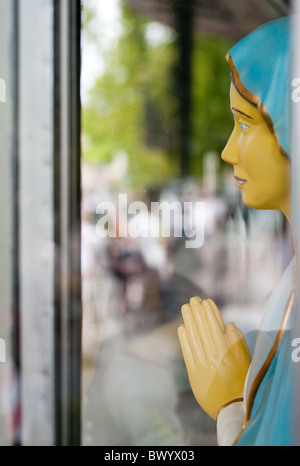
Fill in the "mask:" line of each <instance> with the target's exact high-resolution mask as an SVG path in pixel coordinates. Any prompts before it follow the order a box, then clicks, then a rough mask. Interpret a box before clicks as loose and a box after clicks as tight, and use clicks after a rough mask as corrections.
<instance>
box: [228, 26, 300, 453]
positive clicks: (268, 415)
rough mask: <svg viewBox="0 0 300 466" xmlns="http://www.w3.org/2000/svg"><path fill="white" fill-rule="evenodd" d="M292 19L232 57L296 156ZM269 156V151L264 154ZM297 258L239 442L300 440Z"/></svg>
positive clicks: (261, 341) (264, 330)
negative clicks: (299, 423) (295, 352)
mask: <svg viewBox="0 0 300 466" xmlns="http://www.w3.org/2000/svg"><path fill="white" fill-rule="evenodd" d="M290 30H291V18H290V17H284V18H280V19H278V20H275V21H271V22H269V23H266V24H264V25H263V26H261V27H259V28H258V29H256V30H255V31H254V32H252V33H251V34H249V35H248V36H246V37H245V38H244V39H242V40H241V41H240V42H238V43H237V44H236V45H235V46H234V47H233V48H232V49H231V50H230V51H229V52H228V53H227V55H226V59H227V61H228V63H229V65H230V68H231V72H232V77H233V81H234V84H235V86H236V88H237V90H238V91H239V92H240V94H241V95H242V96H243V97H244V98H246V99H247V100H248V101H249V102H251V103H252V104H253V105H255V106H256V107H257V108H258V110H259V111H260V113H261V115H262V116H263V118H264V120H265V122H266V124H267V125H268V127H269V129H270V131H271V132H272V133H273V134H274V136H275V138H276V140H277V143H278V147H279V150H280V152H281V153H282V156H283V157H288V158H290V152H291V151H290V99H291V95H290V92H291V91H290V83H291V80H290V56H291V46H290ZM262 157H263V154H262ZM295 293H296V259H295V258H294V259H293V261H292V262H291V264H290V265H289V266H288V268H287V270H286V271H285V273H284V275H283V277H282V279H281V280H280V282H279V283H278V286H277V287H276V288H275V290H274V292H273V294H272V296H271V298H270V300H269V303H268V306H267V308H266V310H265V313H264V317H263V321H262V324H261V328H260V330H259V332H258V336H257V339H256V344H255V349H254V353H253V358H252V364H251V369H250V371H249V374H248V381H247V383H246V387H247V390H246V421H245V424H244V427H243V429H242V431H241V433H240V435H239V437H238V438H237V439H236V442H235V445H238V446H242V445H244V446H246V445H251V446H255V445H257V446H258V445H265V446H276V445H277V446H284V445H294V444H296V438H295V426H296V419H295V416H296V415H295V411H296V410H295V406H294V403H295V386H296V379H295V377H296V367H295V362H293V360H292V358H291V354H292V346H291V343H292V340H293V338H294V335H293V332H294V330H293V329H294V319H295V316H294V314H295V307H294V302H295Z"/></svg>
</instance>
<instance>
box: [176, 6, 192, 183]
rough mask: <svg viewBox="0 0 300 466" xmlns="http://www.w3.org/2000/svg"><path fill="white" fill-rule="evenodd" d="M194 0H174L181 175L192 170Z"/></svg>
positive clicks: (187, 173)
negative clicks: (185, 0)
mask: <svg viewBox="0 0 300 466" xmlns="http://www.w3.org/2000/svg"><path fill="white" fill-rule="evenodd" d="M194 7H195V0H190V1H188V2H183V1H182V0H172V8H173V12H174V16H175V27H176V30H177V49H178V53H177V57H178V58H177V63H176V67H175V75H176V84H177V86H176V87H177V92H178V97H179V112H178V115H179V128H180V129H179V134H180V141H179V152H180V171H181V175H183V176H186V175H189V173H190V168H191V167H190V159H191V135H192V126H191V125H192V120H191V117H192V112H191V109H192V102H191V100H192V61H193V45H194V43H193V42H194V41H193V35H194V34H193V31H194V27H193V19H194Z"/></svg>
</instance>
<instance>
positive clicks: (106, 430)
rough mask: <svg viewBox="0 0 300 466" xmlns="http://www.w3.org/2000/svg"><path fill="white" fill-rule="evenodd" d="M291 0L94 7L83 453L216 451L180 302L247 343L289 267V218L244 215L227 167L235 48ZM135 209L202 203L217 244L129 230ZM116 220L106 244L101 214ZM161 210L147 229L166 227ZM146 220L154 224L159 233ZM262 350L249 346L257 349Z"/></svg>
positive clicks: (94, 2)
mask: <svg viewBox="0 0 300 466" xmlns="http://www.w3.org/2000/svg"><path fill="white" fill-rule="evenodd" d="M285 8H286V3H285V2H284V1H282V2H281V1H260V0H252V1H247V2H240V1H238V0H231V1H226V2H225V1H222V0H218V1H217V0H211V1H204V0H189V1H182V0H160V1H158V0H147V1H146V0H109V1H107V0H106V1H104V0H83V2H82V11H83V26H82V84H81V93H82V151H83V153H82V252H81V254H82V290H83V333H82V335H83V350H82V386H83V393H82V443H83V444H84V445H106V446H108V445H215V444H216V428H215V422H213V421H212V420H211V419H210V418H209V417H208V416H207V415H206V414H205V413H204V412H203V411H202V410H201V408H200V407H199V406H198V404H197V403H196V401H195V399H194V397H193V394H192V392H191V390H190V386H189V382H188V378H187V374H186V370H185V366H184V364H183V359H182V354H181V350H180V347H179V342H178V339H177V327H178V326H179V325H180V323H181V311H180V309H181V306H182V305H183V304H185V303H187V302H188V301H189V299H190V298H191V297H193V296H196V295H197V296H200V297H201V298H212V299H213V300H215V302H216V303H217V305H218V307H219V309H220V311H221V313H222V315H223V317H224V320H225V321H226V322H229V321H234V322H235V323H236V325H237V326H239V327H240V329H241V330H242V331H243V332H244V334H245V335H246V339H248V335H252V333H251V332H255V329H257V327H258V325H259V322H260V319H261V316H262V312H263V310H264V305H265V303H266V301H267V299H268V296H269V294H270V293H271V291H272V290H273V287H274V285H275V284H276V281H277V280H278V279H279V277H280V276H281V273H282V271H283V269H284V268H285V266H286V265H287V263H288V262H289V259H290V257H291V254H292V251H291V241H290V236H289V231H288V229H287V226H286V224H285V222H284V220H283V217H282V216H281V215H280V214H279V213H278V212H266V211H253V210H251V209H249V208H247V207H246V206H244V205H243V203H242V200H241V196H240V192H239V190H238V187H237V186H236V184H235V181H234V179H233V176H232V168H231V167H230V166H228V165H226V164H225V163H224V162H223V161H222V160H221V158H220V155H221V152H222V149H223V148H224V146H225V144H226V141H227V139H228V137H229V135H230V133H231V131H232V127H233V118H232V115H231V112H230V108H229V86H230V76H229V67H228V65H227V62H226V61H225V54H226V52H227V51H228V50H229V49H230V47H231V46H232V45H233V44H234V43H235V42H236V41H238V40H239V39H241V38H242V37H243V36H245V35H246V34H248V33H249V32H250V31H252V30H253V29H255V28H256V27H258V26H259V25H260V24H263V23H264V22H266V21H268V20H271V19H274V18H277V17H279V16H281V15H284V14H285V12H286V9H285ZM120 193H121V194H127V196H128V202H134V201H142V202H144V203H145V204H146V205H147V206H149V207H150V206H151V202H160V201H167V202H169V203H172V202H175V201H176V202H180V203H181V205H182V206H183V205H184V202H204V218H203V222H204V223H203V224H204V234H205V236H204V244H203V246H202V247H199V248H195V249H191V248H187V247H186V243H185V240H186V238H185V236H184V231H183V232H182V235H181V237H176V236H175V235H170V237H168V238H166V237H163V236H162V237H160V238H151V237H143V238H132V237H130V236H127V237H122V236H121V235H118V232H119V230H120V227H121V226H122V225H120V222H122V221H124V222H126V220H127V216H128V213H127V212H124V211H122V212H119V211H118V199H119V194H120ZM102 201H110V202H112V203H113V204H114V205H115V206H116V209H117V225H116V231H117V234H116V236H115V237H107V238H100V236H99V234H97V224H98V222H99V220H100V218H101V216H100V215H99V214H97V205H98V204H99V203H100V202H102ZM161 221H162V219H160V218H154V216H153V214H152V213H151V210H150V208H149V210H148V215H147V216H146V218H145V222H147V223H146V224H147V225H150V224H152V222H161ZM148 222H149V223H148ZM247 341H248V343H249V348H250V349H251V342H252V340H251V339H250V336H249V339H248V340H247Z"/></svg>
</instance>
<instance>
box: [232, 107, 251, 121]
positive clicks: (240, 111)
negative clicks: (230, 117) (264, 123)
mask: <svg viewBox="0 0 300 466" xmlns="http://www.w3.org/2000/svg"><path fill="white" fill-rule="evenodd" d="M231 110H232V111H233V112H238V113H240V114H241V115H243V116H245V117H247V118H249V119H250V120H253V118H252V117H251V116H250V115H247V113H244V112H242V110H239V109H238V108H235V107H231Z"/></svg>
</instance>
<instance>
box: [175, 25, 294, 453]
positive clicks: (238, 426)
mask: <svg viewBox="0 0 300 466" xmlns="http://www.w3.org/2000/svg"><path fill="white" fill-rule="evenodd" d="M289 25H290V18H288V17H287V18H281V19H279V20H276V21H272V22H270V23H267V24H265V25H263V26H262V27H260V28H258V29H257V30H256V31H254V32H253V33H252V34H250V35H249V36H247V37H246V38H244V39H243V40H242V41H240V42H239V43H238V44H236V45H235V46H234V47H233V48H232V49H231V50H230V52H229V53H228V54H227V61H228V62H229V65H230V67H231V72H232V84H231V89H230V104H231V110H232V113H233V117H234V130H233V132H232V135H231V137H230V139H229V141H228V143H227V145H226V147H225V149H224V151H223V154H222V158H223V160H225V161H226V162H228V163H229V164H231V165H232V166H233V168H234V176H235V178H236V180H237V182H238V184H239V187H240V188H241V190H242V193H243V201H244V203H245V204H246V205H247V206H249V207H251V208H255V209H278V210H280V211H282V212H283V214H284V215H285V216H286V218H287V219H288V221H289V222H290V224H291V222H292V219H291V217H292V215H291V163H290V158H289V154H290V148H289V86H288V83H289V29H290V27H289ZM295 278H296V277H295V259H293V260H292V261H291V263H290V265H289V266H288V267H287V269H286V271H285V273H284V274H283V276H282V278H281V280H280V282H279V283H278V286H277V287H276V288H275V290H274V291H273V294H272V296H271V297H270V300H269V303H268V306H267V308H266V310H265V314H264V317H263V321H262V326H261V329H260V331H259V332H258V335H257V338H256V343H255V348H254V352H253V355H252V360H251V358H250V353H249V350H248V348H247V345H246V343H245V340H244V337H243V335H242V334H241V333H240V331H239V330H238V329H237V328H236V327H235V325H234V324H233V323H230V324H228V325H227V326H226V325H225V323H224V321H223V319H222V317H221V315H220V313H219V311H218V309H217V307H216V306H215V304H214V302H213V301H212V300H210V299H208V300H204V301H202V299H200V298H192V299H191V301H190V303H189V304H187V305H185V306H183V308H182V315H183V320H184V324H183V325H181V326H180V327H179V329H178V335H179V339H180V343H181V347H182V351H183V356H184V360H185V363H186V367H187V371H188V374H189V379H190V383H191V386H192V389H193V392H194V395H195V397H196V399H197V401H198V403H199V404H200V405H201V406H202V408H203V409H204V410H205V411H206V412H207V413H208V414H209V415H210V416H211V417H212V418H213V419H215V420H216V422H217V431H218V441H219V444H220V445H233V444H236V445H292V444H294V443H295V441H294V437H293V427H294V422H293V421H294V419H293V410H292V404H293V389H294V384H293V377H294V368H295V367H294V368H293V363H292V360H291V341H292V340H291V335H292V329H293V320H294V309H293V302H294V293H295V283H296V281H295Z"/></svg>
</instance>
